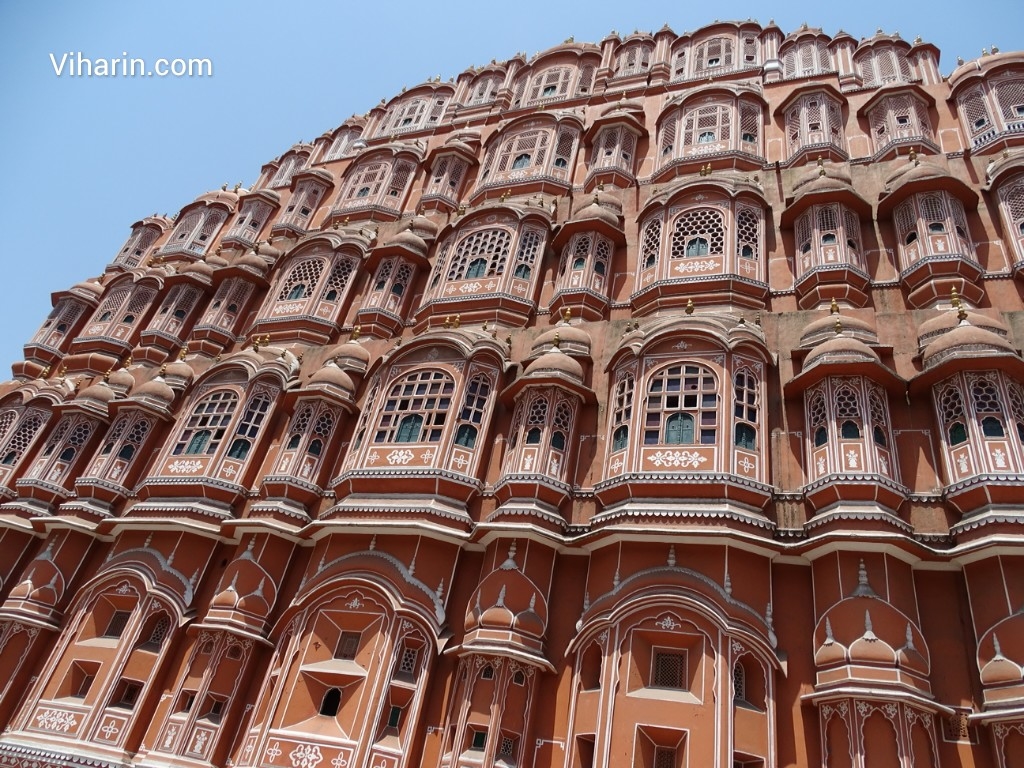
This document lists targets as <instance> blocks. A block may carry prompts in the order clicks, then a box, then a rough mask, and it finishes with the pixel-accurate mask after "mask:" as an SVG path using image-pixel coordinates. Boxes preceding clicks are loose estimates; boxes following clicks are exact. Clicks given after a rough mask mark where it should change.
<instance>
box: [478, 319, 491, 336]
mask: <svg viewBox="0 0 1024 768" xmlns="http://www.w3.org/2000/svg"><path fill="white" fill-rule="evenodd" d="M480 330H481V331H483V332H484V333H487V331H488V330H489V329H488V328H487V321H486V320H484V327H483V328H481V329H480Z"/></svg>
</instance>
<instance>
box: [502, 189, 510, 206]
mask: <svg viewBox="0 0 1024 768" xmlns="http://www.w3.org/2000/svg"><path fill="white" fill-rule="evenodd" d="M510 197H512V191H511V190H509V189H506V190H505V191H504V192H502V193H501V198H499V199H500V200H501V202H503V203H504V202H505V201H506V200H508V199H509V198H510Z"/></svg>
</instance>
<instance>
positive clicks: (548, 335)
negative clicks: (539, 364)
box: [531, 322, 593, 357]
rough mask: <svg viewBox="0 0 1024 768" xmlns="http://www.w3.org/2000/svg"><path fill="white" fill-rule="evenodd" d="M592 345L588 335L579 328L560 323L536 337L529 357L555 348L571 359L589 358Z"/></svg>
mask: <svg viewBox="0 0 1024 768" xmlns="http://www.w3.org/2000/svg"><path fill="white" fill-rule="evenodd" d="M592 344H593V342H592V340H591V338H590V334H589V333H587V332H586V331H585V330H583V329H582V328H581V327H580V326H578V325H569V324H568V323H565V322H562V323H559V324H558V325H556V326H555V327H554V328H551V329H549V330H547V331H544V333H542V334H541V335H540V336H538V337H537V339H536V341H534V342H533V350H532V352H531V356H533V355H537V354H542V353H544V352H546V351H550V350H551V349H552V348H554V347H557V348H558V349H559V350H560V351H562V352H564V353H566V354H567V355H572V356H573V357H590V349H591V345H592Z"/></svg>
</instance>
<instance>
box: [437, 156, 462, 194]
mask: <svg viewBox="0 0 1024 768" xmlns="http://www.w3.org/2000/svg"><path fill="white" fill-rule="evenodd" d="M467 167H468V164H467V162H466V161H465V160H463V159H462V158H461V157H455V156H454V155H445V156H443V157H439V158H438V159H437V162H435V163H434V170H433V172H432V173H431V175H430V186H429V187H427V194H428V195H438V196H441V197H446V198H448V199H449V200H453V201H454V200H456V199H457V198H458V195H459V187H460V185H461V184H462V179H463V177H464V176H465V174H466V168H467Z"/></svg>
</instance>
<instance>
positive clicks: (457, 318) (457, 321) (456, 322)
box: [452, 315, 462, 328]
mask: <svg viewBox="0 0 1024 768" xmlns="http://www.w3.org/2000/svg"><path fill="white" fill-rule="evenodd" d="M461 324H462V315H456V316H455V319H454V320H453V321H452V328H458V327H459V326H460V325H461Z"/></svg>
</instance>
